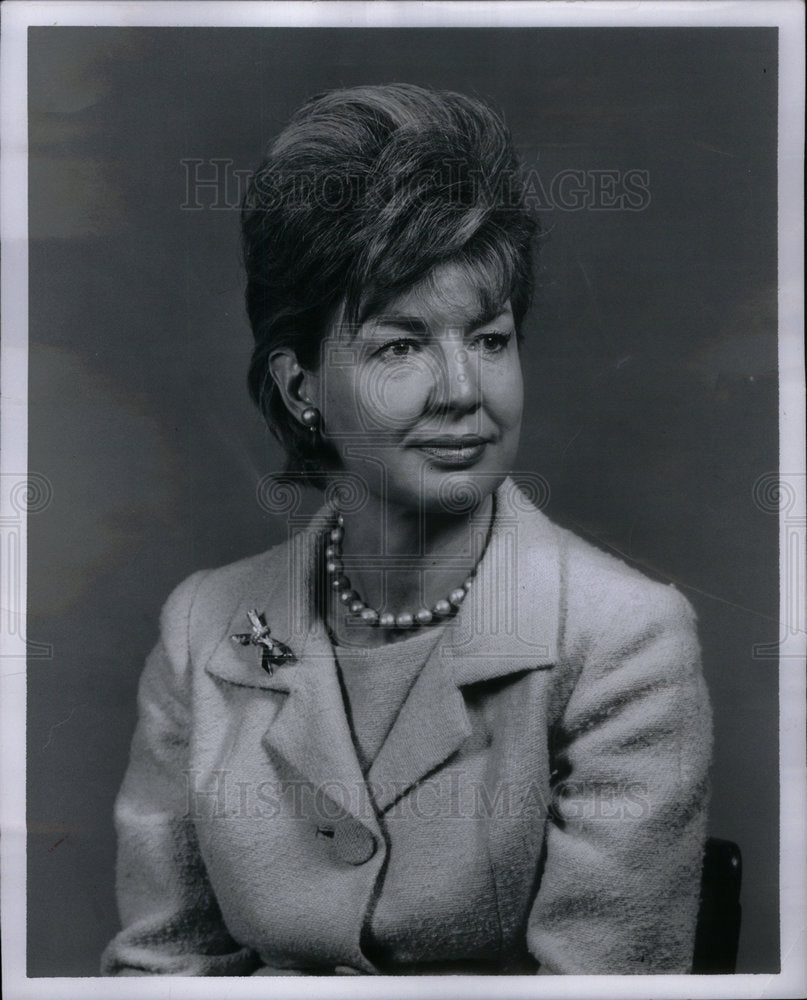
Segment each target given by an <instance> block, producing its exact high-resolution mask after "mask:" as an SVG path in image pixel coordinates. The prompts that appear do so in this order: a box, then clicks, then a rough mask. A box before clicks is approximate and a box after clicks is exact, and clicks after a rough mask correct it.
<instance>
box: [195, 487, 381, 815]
mask: <svg viewBox="0 0 807 1000" xmlns="http://www.w3.org/2000/svg"><path fill="white" fill-rule="evenodd" d="M331 516H332V515H331V512H330V510H329V509H328V508H327V507H323V508H322V509H321V510H320V511H318V512H317V514H316V515H315V516H314V518H313V519H312V520H311V522H310V523H309V524H308V526H307V527H306V528H305V529H304V530H302V531H299V532H297V533H295V534H294V535H292V537H291V538H290V539H289V540H288V541H287V542H285V543H284V544H282V545H280V546H278V547H277V548H276V549H274V550H272V551H271V552H270V553H269V554H268V556H267V557H264V558H263V559H261V560H259V562H258V565H257V566H256V567H255V568H254V569H253V570H252V571H251V572H247V573H246V574H242V577H241V579H240V580H239V581H238V592H237V595H236V601H235V609H234V610H233V612H232V613H231V615H230V618H229V623H228V625H227V627H226V629H225V631H224V634H223V635H222V636H221V639H220V641H219V643H218V645H217V647H216V648H215V650H214V652H213V654H212V656H211V657H210V659H209V661H208V662H207V664H206V667H205V669H206V671H207V673H208V674H212V675H213V676H215V677H218V678H221V679H224V680H226V681H229V682H230V683H231V684H237V685H239V686H243V687H250V688H255V689H264V690H271V691H277V692H280V693H282V694H284V695H285V697H284V700H283V703H282V704H281V706H280V708H279V710H278V711H277V712H276V714H275V716H274V718H273V719H272V721H271V723H270V724H269V726H268V728H267V729H266V731H265V732H264V734H263V736H262V740H261V742H262V745H263V747H264V749H265V750H266V751H267V753H268V754H269V756H270V757H271V756H277V757H280V758H282V759H283V760H284V761H285V763H286V765H287V766H288V768H290V769H291V770H292V771H293V772H294V773H296V774H297V775H299V777H300V779H301V780H305V781H308V782H310V783H311V784H312V785H313V786H314V787H315V788H317V789H324V790H325V791H326V792H328V790H330V796H331V797H332V798H333V799H334V801H336V802H337V804H338V805H339V806H340V807H341V808H342V809H345V810H346V811H347V812H350V813H353V814H354V815H356V816H357V817H358V818H359V819H361V820H362V822H364V823H365V824H367V825H369V826H370V827H371V828H372V829H373V830H374V831H375V829H376V828H375V824H374V821H373V819H372V816H373V809H372V805H371V803H370V801H369V796H368V792H367V786H366V784H365V781H364V777H363V775H362V773H361V768H360V766H359V762H358V759H357V756H356V750H355V747H354V745H353V738H352V736H351V733H350V727H349V724H348V721H347V716H346V713H345V709H344V702H343V698H342V692H341V687H340V682H339V676H338V673H337V669H336V661H335V659H334V655H333V648H332V646H331V643H330V640H329V639H328V635H327V632H326V631H325V627H324V625H323V623H322V621H321V620H320V619H319V617H318V616H317V615H316V613H315V607H314V606H315V596H314V595H315V587H316V583H317V569H318V566H319V562H320V540H321V538H322V535H323V532H324V529H325V527H326V526H327V524H328V522H329V519H330V517H331ZM251 608H254V609H255V610H257V611H258V612H262V613H263V615H264V617H265V621H266V623H267V624H268V626H269V628H270V629H271V638H273V639H278V640H280V641H281V642H283V643H285V644H286V645H287V646H288V647H289V648H290V649H291V651H292V653H293V654H294V657H295V659H294V660H293V661H292V662H289V663H284V664H281V665H279V666H276V667H275V668H274V670H273V673H272V674H271V675H269V674H268V673H266V671H264V670H263V669H262V668H261V665H260V661H261V655H260V650H259V649H258V648H257V647H256V646H253V645H249V646H241V645H237V644H236V643H234V642H233V641H232V639H231V638H230V637H231V636H232V635H234V634H237V633H240V632H248V631H249V619H248V617H247V612H248V611H249V610H250V609H251ZM368 818H369V823H368Z"/></svg>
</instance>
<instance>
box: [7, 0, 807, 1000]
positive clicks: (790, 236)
mask: <svg viewBox="0 0 807 1000" xmlns="http://www.w3.org/2000/svg"><path fill="white" fill-rule="evenodd" d="M0 16H2V35H1V36H0V92H1V93H2V98H1V100H2V103H1V104H0V122H1V123H2V174H1V175H0V177H1V178H2V180H1V182H0V199H1V201H0V205H1V209H2V217H1V218H2V222H1V228H0V238H2V291H3V296H2V317H1V319H2V333H3V338H2V385H1V386H0V392H1V394H2V424H1V425H0V426H1V428H2V437H1V438H0V529H2V532H3V536H4V537H3V539H2V548H0V561H1V562H2V565H3V569H2V581H1V582H2V587H3V596H2V603H0V609H2V610H1V611H0V613H1V614H2V626H0V644H2V645H1V646H0V680H1V681H2V686H1V687H0V697H1V698H2V710H3V712H2V730H1V731H0V738H1V739H2V743H1V744H0V749H2V772H0V776H1V779H2V784H1V785H0V808H1V810H2V811H1V812H0V822H2V855H1V861H2V928H3V988H4V995H5V996H6V997H7V998H8V1000H28V998H31V1000H41V998H42V997H43V996H47V997H48V998H49V1000H59V998H68V1000H81V998H84V997H88V998H102V1000H109V998H111V997H121V998H126V997H131V998H138V1000H139V998H148V997H166V996H169V995H170V996H171V997H176V998H185V997H187V998H192V1000H206V998H208V997H211V998H212V997H222V996H224V995H226V996H227V997H233V998H240V997H264V996H265V995H266V992H267V986H266V982H265V980H263V979H257V980H254V979H250V978H244V979H241V978H238V979H234V978H227V979H226V980H225V982H224V983H222V982H219V981H217V980H216V979H203V978H202V979H197V978H193V979H191V978H185V977H170V980H169V979H168V978H167V977H154V978H148V979H146V978H130V979H126V978H121V979H109V978H101V977H98V978H86V979H84V978H73V977H70V978H35V979H28V978H27V977H26V975H25V968H26V966H25V926H26V903H25V888H26V882H25V870H26V869H25V825H24V824H25V819H24V817H25V722H24V720H25V640H24V636H25V604H24V599H23V595H25V593H26V559H25V538H26V533H25V532H26V523H25V513H24V512H22V513H20V512H19V511H18V509H17V507H16V505H15V506H14V508H13V509H12V508H11V506H10V499H9V497H10V492H11V491H12V490H13V489H18V488H19V486H20V484H21V483H22V484H24V482H25V475H26V470H27V382H28V358H27V314H28V282H27V276H28V252H27V200H28V199H27V193H28V189H27V119H26V115H27V103H26V102H27V86H26V72H27V58H26V55H27V53H26V34H27V28H28V27H29V26H34V25H97V26H131V27H159V26H189V27H190V26H208V27H214V26H222V27H223V26H231V27H232V26H239V27H250V26H254V27H272V26H284V27H292V26H300V27H303V26H309V27H356V28H360V27H361V28H365V27H388V28H391V27H414V26H424V27H425V26H429V27H441V26H443V27H448V26H451V27H463V26H475V27H661V26H669V27H673V26H674V27H685V26H697V27H711V26H714V27H725V26H748V27H753V26H772V27H778V28H779V29H780V34H779V39H780V41H779V122H780V129H779V137H780V138H779V371H780V411H779V427H780V465H779V470H780V483H782V484H783V483H784V481H785V477H786V479H787V482H788V483H789V484H790V486H791V487H792V490H791V493H792V497H793V503H792V504H790V505H788V507H787V510H785V509H784V505H783V509H782V511H781V513H780V545H781V548H780V552H782V553H784V552H785V551H787V550H788V549H790V550H791V551H792V548H791V547H792V546H793V539H794V532H795V533H796V541H795V548H796V551H797V553H798V558H797V559H796V563H797V565H795V566H793V565H788V564H787V560H785V559H780V564H781V587H780V604H781V608H780V621H781V623H782V624H781V625H780V629H781V630H782V631H783V633H785V638H783V640H782V645H781V657H780V669H779V680H780V734H781V769H780V774H781V777H780V781H781V788H780V791H781V800H780V801H781V854H780V857H781V872H782V878H781V886H780V920H781V961H782V971H781V973H780V974H778V975H775V974H769V975H734V976H692V975H690V976H652V977H641V976H592V977H582V976H581V977H578V976H569V977H541V978H540V980H536V979H535V978H534V977H520V976H512V977H495V978H493V977H465V976H462V977H412V978H408V977H395V978H376V977H367V978H360V977H345V978H341V979H340V978H338V977H335V978H320V977H318V978H317V979H316V980H311V979H307V978H277V979H274V980H273V983H272V995H273V996H274V997H277V998H285V997H300V996H305V995H310V994H311V993H312V992H316V994H317V995H318V996H320V997H344V998H350V1000H354V998H360V997H365V996H366V997H373V998H376V997H379V996H395V997H418V998H423V997H453V996H457V997H459V996H462V997H465V998H468V1000H471V998H475V997H489V996H499V997H513V998H516V997H519V998H520V997H535V996H541V997H546V998H576V1000H577V998H586V997H592V998H602V997H617V996H618V997H650V996H653V997H657V998H660V1000H661V998H667V997H669V998H678V997H681V998H685V997H686V998H688V997H725V996H734V997H738V998H739V997H788V996H803V995H805V993H807V966H806V964H805V963H806V961H807V959H806V955H807V949H806V947H805V925H806V924H807V822H806V817H807V793H806V781H805V763H804V762H805V699H804V694H805V650H806V649H807V645H806V643H805V621H804V614H805V612H804V607H805V593H806V592H807V591H806V588H805V558H804V555H805V551H804V550H805V544H804V543H805V533H807V532H806V529H805V524H806V521H805V511H806V508H805V481H806V480H805V398H804V387H805V381H804V354H803V342H802V332H803V328H804V323H803V320H804V314H803V223H802V220H803V187H802V183H803V181H802V173H803V143H804V128H803V123H804V42H803V38H804V6H803V4H802V3H801V2H799V0H773V2H769V0H745V2H712V0H696V2H676V0H666V2H664V0H642V2H639V3H617V2H605V0H586V2H577V3H574V4H570V3H566V2H551V0H550V2H531V0H523V2H499V3H490V2H485V3H477V2H470V3H466V2H439V0H433V2H379V0H375V2H366V3H362V2H331V0H326V2H310V0H307V2H259V3H256V2H215V0H209V2H195V0H177V2H162V0H158V2H151V3H126V2H121V3H115V2H100V3H99V2H84V3H71V2H51V3H45V2H41V3H40V2H34V0H31V2H22V0H8V2H6V3H4V4H3V6H2V11H0ZM794 615H795V618H794Z"/></svg>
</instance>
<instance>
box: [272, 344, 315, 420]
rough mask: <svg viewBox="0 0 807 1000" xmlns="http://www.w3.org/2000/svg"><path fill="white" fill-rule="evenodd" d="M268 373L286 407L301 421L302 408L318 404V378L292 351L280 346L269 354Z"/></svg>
mask: <svg viewBox="0 0 807 1000" xmlns="http://www.w3.org/2000/svg"><path fill="white" fill-rule="evenodd" d="M269 373H270V375H271V376H272V379H273V380H274V383H275V385H276V386H277V388H278V390H279V391H280V395H281V396H282V397H283V402H284V404H285V406H286V409H287V410H288V411H289V413H290V414H291V415H292V416H293V417H294V419H295V420H297V421H299V422H300V423H303V420H302V412H303V410H305V409H307V408H309V407H311V406H317V405H318V395H317V394H318V389H319V385H318V383H319V380H318V379H317V377H316V375H314V374H313V372H309V371H306V369H305V368H303V367H302V366H301V365H300V363H299V362H298V361H297V356H296V355H295V353H294V351H292V350H291V349H289V348H281V349H279V350H277V351H274V352H273V353H272V354H271V355H270V356H269Z"/></svg>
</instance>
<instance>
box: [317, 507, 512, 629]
mask: <svg viewBox="0 0 807 1000" xmlns="http://www.w3.org/2000/svg"><path fill="white" fill-rule="evenodd" d="M494 519H495V497H494V507H493V509H492V511H491V517H490V525H489V526H488V533H487V537H486V538H485V548H484V549H483V550H482V551H483V553H484V551H485V549H487V546H488V543H489V542H490V536H491V534H492V531H493V521H494ZM344 537H345V519H344V517H343V516H342V515H341V514H339V513H337V515H336V526H335V527H333V528H331V529H330V530H329V531H328V532H327V533H326V536H325V539H326V543H327V544H326V546H325V560H326V562H325V569H326V571H327V573H328V580H329V582H330V585H331V589H332V590H334V591H336V593H337V595H338V597H339V600H340V602H341V603H342V604H344V605H345V607H346V608H347V610H348V611H350V613H351V614H352V615H356V616H357V617H358V618H360V619H361V621H363V622H364V623H365V624H366V625H374V626H378V627H380V628H412V627H413V626H417V625H432V624H437V623H439V622H440V621H441V620H444V619H446V618H449V617H451V616H452V615H455V614H456V613H457V611H458V610H459V607H460V605H461V604H462V602H463V601H464V600H465V596H466V594H467V593H468V591H469V590H470V588H471V584H472V583H473V580H474V577H475V576H476V571H477V569H478V567H479V563H477V564H476V566H474V568H473V571H472V572H471V574H470V575H469V576H468V578H467V579H466V580H465V582H464V583H463V584H462V586H460V587H457V588H456V589H455V590H452V591H451V593H450V594H449V595H448V597H444V598H442V599H441V600H439V601H437V602H436V604H435V605H434V606H433V607H431V608H426V607H423V608H419V609H418V610H417V611H414V612H412V611H402V612H401V613H400V614H397V615H394V614H392V612H391V611H385V612H384V613H383V614H380V613H379V611H378V610H377V609H376V608H372V607H370V605H369V604H367V603H366V602H365V601H363V600H362V599H361V597H360V596H359V595H358V594H357V593H356V591H355V590H354V589H353V588H352V587H351V585H350V579H349V577H347V576H346V575H345V572H344V564H343V562H342V541H343V540H344Z"/></svg>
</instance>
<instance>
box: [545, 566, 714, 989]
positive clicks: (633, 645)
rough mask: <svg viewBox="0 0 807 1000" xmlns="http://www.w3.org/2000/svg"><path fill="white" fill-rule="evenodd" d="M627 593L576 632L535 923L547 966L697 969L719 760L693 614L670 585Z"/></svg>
mask: <svg viewBox="0 0 807 1000" xmlns="http://www.w3.org/2000/svg"><path fill="white" fill-rule="evenodd" d="M622 589H623V590H624V591H625V593H622V594H620V596H619V600H616V601H615V600H613V599H609V598H603V597H602V596H600V597H599V598H598V600H597V601H595V606H597V607H599V608H601V609H602V610H603V612H605V609H606V607H607V614H606V613H603V614H601V615H594V616H593V617H595V618H599V621H600V624H599V626H598V627H596V628H591V627H589V628H588V629H587V630H586V632H585V633H581V634H580V635H579V636H577V637H574V636H571V637H569V639H570V641H571V643H572V646H573V648H572V649H571V650H570V655H571V656H572V657H573V658H576V659H577V663H578V664H579V665H581V666H580V671H579V674H578V675H577V680H576V683H575V684H574V687H573V689H572V691H571V693H570V696H569V698H568V701H567V702H566V704H565V708H564V709H563V710H562V712H561V714H560V719H559V723H558V725H557V726H556V729H555V732H554V736H553V740H552V743H553V745H552V747H551V750H552V754H553V767H554V771H553V778H554V784H553V797H552V803H551V806H550V810H549V818H548V823H547V837H546V857H545V865H544V870H543V875H542V878H541V882H540V886H539V890H538V893H537V895H536V897H535V901H534V904H533V907H532V910H531V913H530V917H529V922H528V932H527V937H528V942H527V943H528V947H529V949H530V951H531V953H532V955H533V956H534V957H535V958H536V959H537V960H538V962H539V963H540V970H539V971H540V973H543V974H550V975H551V974H568V973H577V974H625V973H637V972H639V973H641V972H646V973H688V972H690V971H691V963H692V953H693V947H694V934H695V923H696V919H697V908H698V898H699V887H700V874H701V866H702V857H703V845H704V839H705V830H706V806H707V799H708V768H709V762H710V756H711V713H710V708H709V701H708V694H707V691H706V688H705V684H704V681H703V678H702V675H701V671H700V653H699V647H698V642H697V638H696V631H695V619H694V614H693V612H692V610H691V608H690V606H689V604H688V602H687V601H686V600H685V599H684V598H683V597H682V596H681V595H680V594H679V593H678V592H677V591H676V590H675V589H674V588H673V587H664V586H661V585H659V584H653V583H649V582H648V581H644V580H641V581H640V584H639V585H632V586H630V587H623V588H622ZM588 624H589V626H591V616H590V617H589V623H588Z"/></svg>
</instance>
